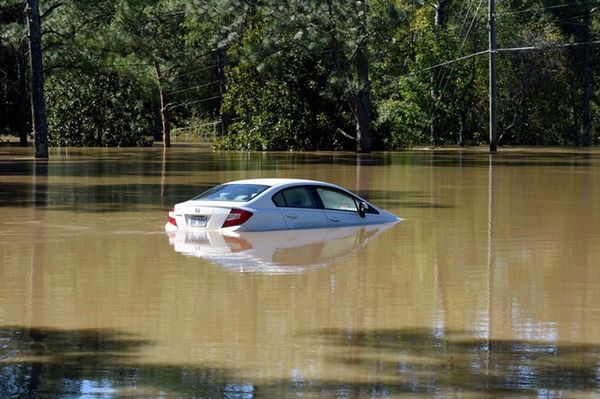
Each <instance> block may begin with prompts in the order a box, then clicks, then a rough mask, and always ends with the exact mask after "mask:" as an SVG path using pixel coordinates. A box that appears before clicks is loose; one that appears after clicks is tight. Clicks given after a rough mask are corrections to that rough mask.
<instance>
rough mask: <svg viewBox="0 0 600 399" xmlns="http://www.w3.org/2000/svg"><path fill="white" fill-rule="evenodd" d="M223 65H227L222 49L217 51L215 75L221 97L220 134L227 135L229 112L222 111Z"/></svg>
mask: <svg viewBox="0 0 600 399" xmlns="http://www.w3.org/2000/svg"><path fill="white" fill-rule="evenodd" d="M225 65H227V50H226V49H225V48H223V47H219V48H218V49H217V73H218V80H219V94H220V95H221V106H220V109H221V134H223V135H225V134H227V131H228V130H229V125H231V120H232V116H231V112H229V111H227V110H225V109H223V99H224V98H225V93H226V92H227V84H226V82H225Z"/></svg>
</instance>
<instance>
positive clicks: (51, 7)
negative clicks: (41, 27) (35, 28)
mask: <svg viewBox="0 0 600 399" xmlns="http://www.w3.org/2000/svg"><path fill="white" fill-rule="evenodd" d="M64 4H65V3H56V4H53V5H51V6H50V8H48V9H47V10H46V11H44V13H43V14H42V15H41V16H40V19H44V18H46V17H47V16H48V15H50V14H51V13H52V12H53V11H54V10H56V9H57V8H58V7H60V6H62V5H64Z"/></svg>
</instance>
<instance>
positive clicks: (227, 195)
mask: <svg viewBox="0 0 600 399" xmlns="http://www.w3.org/2000/svg"><path fill="white" fill-rule="evenodd" d="M267 188H269V186H264V185H262V184H223V185H221V186H217V187H213V188H211V189H210V190H208V191H205V192H203V193H202V194H200V195H198V196H196V197H194V198H192V200H205V201H234V202H247V201H250V200H251V199H253V198H254V197H256V196H257V195H258V194H260V193H262V192H263V191H265V190H266V189H267Z"/></svg>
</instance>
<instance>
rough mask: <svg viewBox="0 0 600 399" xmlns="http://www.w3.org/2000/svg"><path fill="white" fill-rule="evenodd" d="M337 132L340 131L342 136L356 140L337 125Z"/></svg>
mask: <svg viewBox="0 0 600 399" xmlns="http://www.w3.org/2000/svg"><path fill="white" fill-rule="evenodd" d="M337 130H338V132H340V133H341V134H342V136H344V137H346V138H347V139H350V140H352V141H356V137H352V136H350V135H349V134H348V133H346V132H344V131H343V130H342V129H341V128H339V127H338V129H337Z"/></svg>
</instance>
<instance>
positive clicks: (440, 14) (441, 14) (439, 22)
mask: <svg viewBox="0 0 600 399" xmlns="http://www.w3.org/2000/svg"><path fill="white" fill-rule="evenodd" d="M448 1H449V0H437V2H436V4H435V26H440V27H441V26H444V25H445V24H446V10H445V7H446V5H447V3H448Z"/></svg>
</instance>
